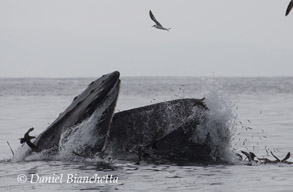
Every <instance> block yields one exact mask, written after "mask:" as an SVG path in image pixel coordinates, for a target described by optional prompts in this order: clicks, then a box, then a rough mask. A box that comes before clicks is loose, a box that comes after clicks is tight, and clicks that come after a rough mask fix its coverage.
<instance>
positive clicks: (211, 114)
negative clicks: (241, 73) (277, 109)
mask: <svg viewBox="0 0 293 192" xmlns="http://www.w3.org/2000/svg"><path fill="white" fill-rule="evenodd" d="M201 90H202V94H203V95H204V97H205V98H206V99H205V100H204V102H205V103H206V105H207V107H208V108H209V111H208V112H207V118H205V119H204V120H203V122H201V123H200V125H199V127H198V128H197V130H196V132H195V134H194V136H193V140H194V141H195V142H199V143H202V142H204V141H205V140H206V139H207V137H209V140H210V145H211V149H212V154H211V155H212V158H214V160H216V159H219V160H221V161H227V162H233V161H234V159H235V157H234V156H235V155H234V153H233V152H232V150H231V148H232V147H231V146H232V145H231V139H232V137H233V135H234V134H235V132H236V122H237V118H238V116H237V114H236V112H235V110H234V109H235V107H234V104H233V102H232V101H231V100H230V99H229V96H228V95H227V94H226V93H225V91H224V89H223V87H222V86H221V85H220V84H219V82H218V81H216V80H215V79H207V80H204V81H203V84H202V87H201Z"/></svg>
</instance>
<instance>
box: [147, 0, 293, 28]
mask: <svg viewBox="0 0 293 192" xmlns="http://www.w3.org/2000/svg"><path fill="white" fill-rule="evenodd" d="M292 8H293V0H291V1H290V3H289V5H288V7H287V10H286V14H285V16H287V15H289V13H290V11H291V9H292ZM149 13H150V17H151V19H152V20H153V21H154V22H155V23H156V24H155V25H153V27H155V28H157V29H161V30H166V31H169V30H170V29H171V28H165V27H163V25H161V23H160V22H159V21H158V20H157V19H156V18H155V16H154V14H153V13H152V11H151V10H150V12H149Z"/></svg>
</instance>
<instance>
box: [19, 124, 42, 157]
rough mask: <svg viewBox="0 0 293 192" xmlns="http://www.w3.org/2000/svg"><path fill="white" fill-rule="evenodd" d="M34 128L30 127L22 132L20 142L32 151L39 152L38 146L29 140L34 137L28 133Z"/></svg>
mask: <svg viewBox="0 0 293 192" xmlns="http://www.w3.org/2000/svg"><path fill="white" fill-rule="evenodd" d="M33 130H34V128H33V127H32V128H30V129H29V130H28V131H27V132H26V133H25V134H24V138H20V143H21V144H23V143H26V144H27V145H28V146H29V147H30V148H31V149H32V150H33V151H34V152H40V149H39V148H38V147H36V146H35V144H33V143H32V142H31V139H34V138H36V137H34V136H30V135H29V133H30V132H32V131H33Z"/></svg>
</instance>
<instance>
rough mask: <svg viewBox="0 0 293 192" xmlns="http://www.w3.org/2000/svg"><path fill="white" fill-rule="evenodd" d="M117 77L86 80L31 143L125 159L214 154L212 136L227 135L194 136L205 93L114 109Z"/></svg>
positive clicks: (196, 158) (199, 158) (204, 159)
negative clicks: (202, 137)
mask: <svg viewBox="0 0 293 192" xmlns="http://www.w3.org/2000/svg"><path fill="white" fill-rule="evenodd" d="M119 77H120V74H119V72H118V71H115V72H113V73H109V74H106V75H103V76H102V77H101V78H99V79H97V80H95V81H93V82H92V83H90V84H89V85H88V87H87V88H86V89H85V90H84V91H83V92H82V93H81V94H80V95H78V96H76V97H75V98H74V99H73V101H72V103H71V104H70V106H69V107H67V108H66V109H65V111H64V112H63V113H61V114H60V115H59V117H58V118H57V119H56V120H55V121H54V122H53V123H52V124H50V125H49V127H48V128H47V129H46V130H45V131H44V132H42V133H41V134H40V135H39V136H38V137H37V138H36V140H35V142H34V146H35V147H36V148H37V149H39V151H41V152H46V153H48V154H51V155H56V154H59V153H60V152H62V150H64V149H66V150H67V151H68V149H70V150H71V154H74V155H78V156H81V157H95V156H97V155H99V156H101V155H102V156H104V155H105V154H106V155H111V157H113V158H117V159H126V160H128V159H129V160H136V159H138V160H141V159H146V160H147V159H151V160H152V159H154V160H167V161H188V162H190V161H192V162H196V163H212V162H215V161H218V160H219V158H213V157H212V153H213V154H215V148H213V146H212V145H213V144H214V143H213V141H212V137H217V138H216V140H217V141H220V140H221V139H222V140H225V139H227V138H225V135H224V136H223V135H221V134H219V133H218V132H215V133H214V136H211V134H210V133H209V132H208V130H204V131H206V133H205V135H206V136H205V138H204V139H202V140H197V139H194V138H196V136H197V135H199V130H203V129H205V127H204V126H205V123H206V121H208V120H209V119H208V115H207V114H208V113H209V109H208V107H207V106H206V105H205V103H204V100H205V98H202V99H193V98H189V99H177V100H172V101H166V102H161V103H157V104H153V105H149V106H144V107H139V108H135V109H130V110H125V111H121V112H117V113H114V111H115V106H116V102H117V99H118V95H119V89H120V79H119ZM200 126H201V127H200ZM217 126H218V125H217ZM199 127H200V129H199ZM215 130H216V129H215ZM221 137H223V138H221ZM32 152H36V151H35V150H32V149H29V150H28V151H27V152H26V156H29V155H30V154H31V153H32Z"/></svg>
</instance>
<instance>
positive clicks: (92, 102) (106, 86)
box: [35, 71, 120, 150]
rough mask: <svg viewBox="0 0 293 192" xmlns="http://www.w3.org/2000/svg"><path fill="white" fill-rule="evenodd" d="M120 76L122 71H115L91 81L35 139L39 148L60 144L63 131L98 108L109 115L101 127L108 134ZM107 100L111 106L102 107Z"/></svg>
mask: <svg viewBox="0 0 293 192" xmlns="http://www.w3.org/2000/svg"><path fill="white" fill-rule="evenodd" d="M119 77H120V73H119V72H118V71H115V72H112V73H109V74H106V75H103V76H102V77H101V78H99V79H97V80H95V81H93V82H92V83H90V84H89V85H88V87H87V88H86V89H85V90H84V91H83V92H82V93H81V94H80V95H78V96H76V97H75V98H74V99H73V101H72V103H71V104H70V106H69V107H67V109H66V110H65V111H64V112H63V113H61V114H60V115H59V117H58V118H57V119H56V120H55V121H54V122H53V123H52V124H51V125H50V126H49V127H48V128H47V129H46V130H45V131H44V132H43V133H42V134H40V135H39V136H38V138H37V139H36V141H35V144H36V145H37V146H38V148H40V149H41V150H43V149H50V148H53V147H56V146H58V143H59V140H60V136H61V134H62V132H63V131H65V130H66V129H69V128H71V127H72V126H74V125H77V124H79V123H81V122H82V121H83V120H85V119H86V118H89V117H90V116H91V115H92V114H93V113H94V112H95V111H96V110H100V112H101V114H104V115H105V116H107V117H109V118H108V119H106V120H104V121H103V127H102V129H101V131H102V133H105V134H106V133H107V131H108V129H109V128H108V127H109V125H108V124H110V123H111V120H112V116H113V113H114V109H115V105H116V101H117V98H118V94H119V87H120V79H119ZM109 100H111V101H109ZM105 102H109V103H110V104H109V108H102V107H101V106H102V105H103V104H104V103H105ZM97 123H98V122H97ZM100 127H101V126H100Z"/></svg>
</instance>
